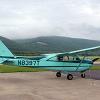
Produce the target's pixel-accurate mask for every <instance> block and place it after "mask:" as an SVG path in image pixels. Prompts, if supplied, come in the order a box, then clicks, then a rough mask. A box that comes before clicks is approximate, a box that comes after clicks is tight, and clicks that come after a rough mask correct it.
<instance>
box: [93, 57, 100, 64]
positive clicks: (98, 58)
mask: <svg viewBox="0 0 100 100" xmlns="http://www.w3.org/2000/svg"><path fill="white" fill-rule="evenodd" d="M98 59H100V58H95V59H93V60H92V62H93V63H94V62H95V61H97V60H98Z"/></svg>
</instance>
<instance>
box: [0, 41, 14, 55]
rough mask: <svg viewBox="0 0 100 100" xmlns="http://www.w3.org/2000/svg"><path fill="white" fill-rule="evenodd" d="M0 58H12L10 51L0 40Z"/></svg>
mask: <svg viewBox="0 0 100 100" xmlns="http://www.w3.org/2000/svg"><path fill="white" fill-rule="evenodd" d="M0 56H6V57H14V55H13V54H12V53H11V51H10V50H9V49H8V48H7V47H6V46H5V45H4V43H3V42H2V41H1V40H0Z"/></svg>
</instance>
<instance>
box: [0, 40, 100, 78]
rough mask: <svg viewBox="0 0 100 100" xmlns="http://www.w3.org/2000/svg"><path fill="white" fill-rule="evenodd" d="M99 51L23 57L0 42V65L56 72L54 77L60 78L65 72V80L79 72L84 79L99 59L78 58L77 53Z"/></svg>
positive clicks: (78, 51)
mask: <svg viewBox="0 0 100 100" xmlns="http://www.w3.org/2000/svg"><path fill="white" fill-rule="evenodd" d="M98 49H100V46H97V47H92V48H86V49H81V50H76V51H71V52H64V53H52V54H42V55H40V56H33V57H25V56H15V55H13V54H12V52H11V51H10V50H9V49H8V48H7V47H6V46H5V45H4V43H3V42H2V41H0V63H1V64H9V65H16V66H28V67H29V66H31V67H33V68H45V69H49V70H53V71H57V73H56V76H57V77H61V73H63V72H67V79H68V80H72V79H73V75H72V73H73V72H80V74H81V77H82V78H85V71H87V70H89V69H90V68H91V67H92V65H93V63H94V62H95V61H96V60H98V59H99V58H95V59H93V60H89V59H86V56H84V57H79V56H78V54H79V53H87V52H89V51H94V50H98Z"/></svg>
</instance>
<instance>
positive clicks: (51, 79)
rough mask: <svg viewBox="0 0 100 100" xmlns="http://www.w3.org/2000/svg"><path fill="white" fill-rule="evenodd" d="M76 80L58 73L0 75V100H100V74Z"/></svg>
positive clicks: (76, 77)
mask: <svg viewBox="0 0 100 100" xmlns="http://www.w3.org/2000/svg"><path fill="white" fill-rule="evenodd" d="M86 76H87V78H86V79H82V78H81V77H80V75H79V74H77V75H76V76H74V79H73V80H67V79H66V75H62V77H61V78H56V76H55V72H51V71H49V72H27V73H0V100H99V99H100V71H94V72H93V71H90V72H87V73H86Z"/></svg>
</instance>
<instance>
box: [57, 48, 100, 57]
mask: <svg viewBox="0 0 100 100" xmlns="http://www.w3.org/2000/svg"><path fill="white" fill-rule="evenodd" d="M96 50H100V46H96V47H91V48H86V49H81V50H76V51H71V52H64V53H57V54H56V56H64V55H70V54H73V55H74V54H78V53H87V52H91V51H96Z"/></svg>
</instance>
